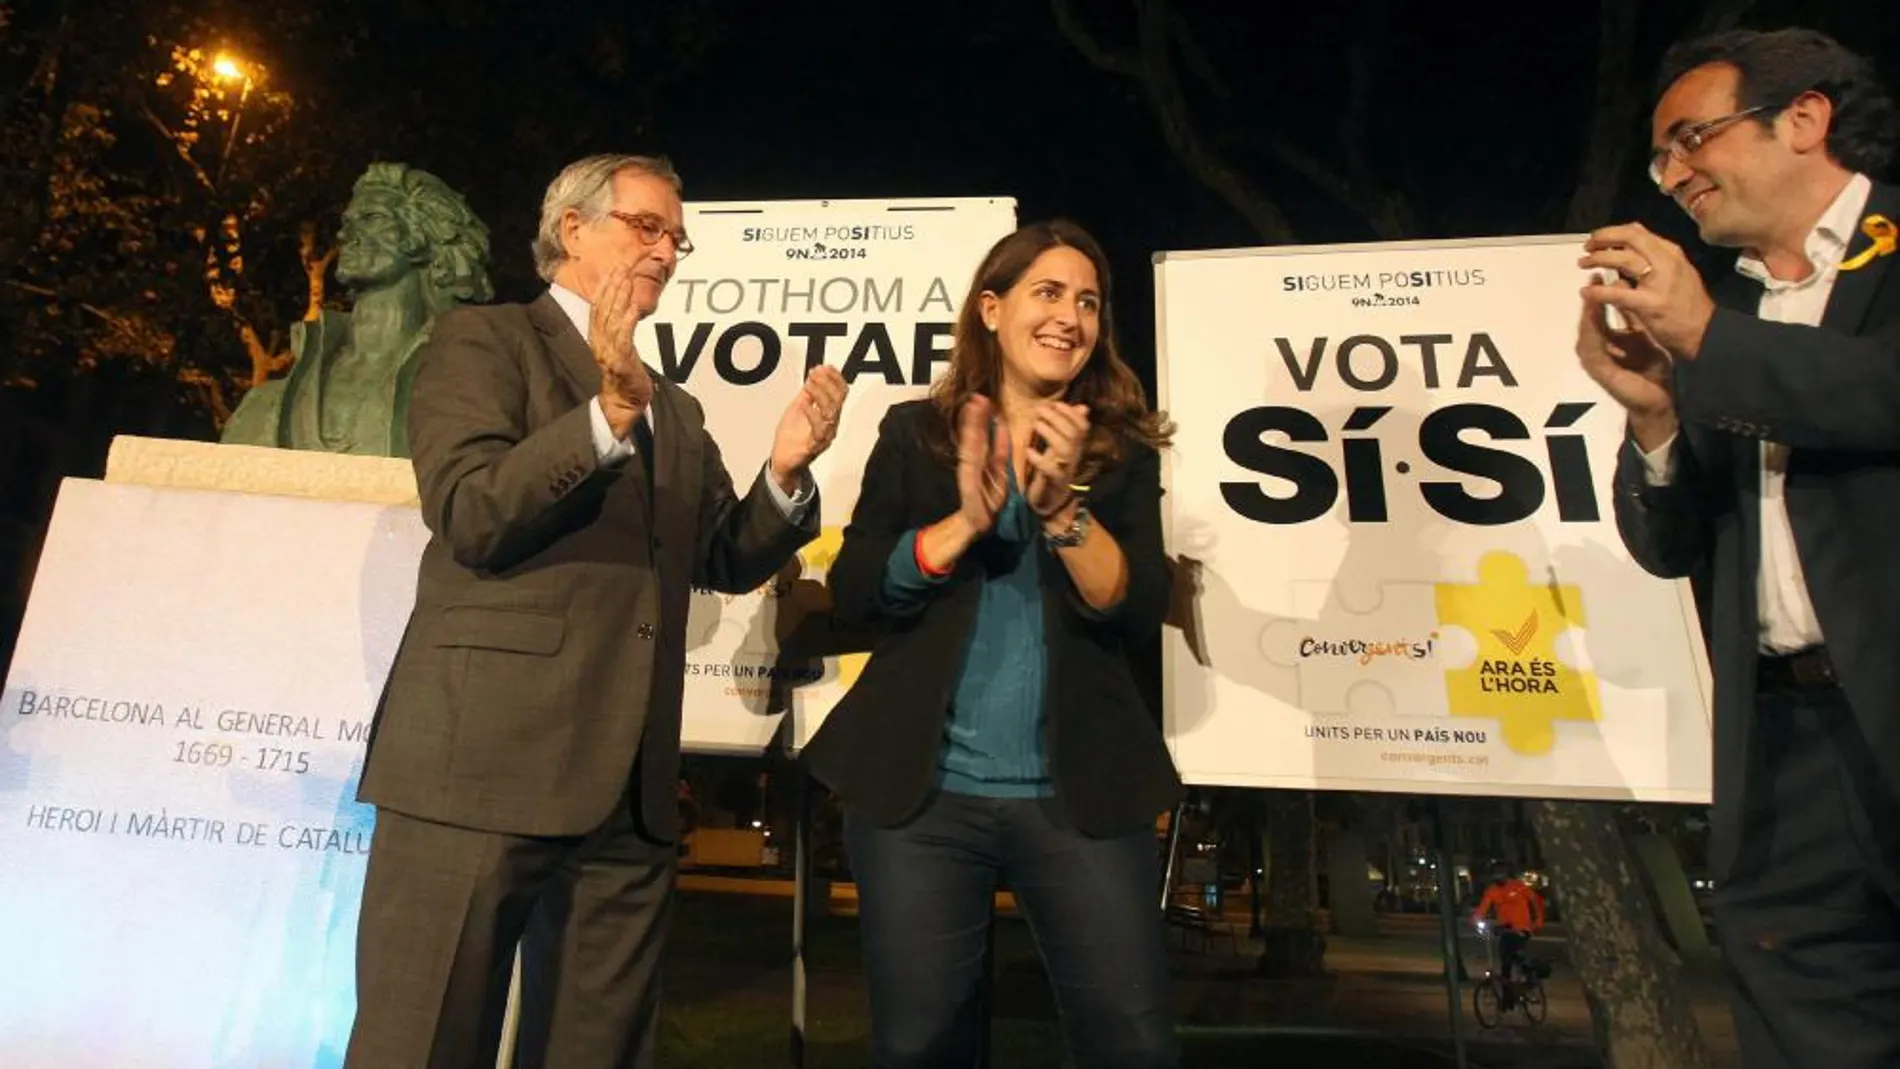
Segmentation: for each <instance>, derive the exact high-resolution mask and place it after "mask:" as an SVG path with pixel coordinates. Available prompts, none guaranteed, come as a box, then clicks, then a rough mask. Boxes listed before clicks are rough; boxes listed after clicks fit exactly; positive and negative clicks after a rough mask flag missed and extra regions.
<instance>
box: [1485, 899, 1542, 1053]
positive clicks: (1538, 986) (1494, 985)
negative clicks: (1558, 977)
mask: <svg viewBox="0 0 1900 1069" xmlns="http://www.w3.org/2000/svg"><path fill="white" fill-rule="evenodd" d="M1478 935H1479V937H1480V938H1482V939H1483V940H1484V943H1485V955H1486V958H1487V966H1488V967H1487V968H1486V969H1485V970H1484V975H1483V976H1481V977H1479V978H1478V980H1477V982H1476V983H1475V984H1474V985H1473V986H1472V989H1471V1012H1472V1014H1473V1015H1474V1016H1476V1017H1477V1018H1478V1025H1479V1026H1480V1027H1482V1028H1485V1029H1492V1028H1496V1027H1497V1026H1498V1025H1499V1024H1502V1023H1503V1021H1504V1015H1505V1014H1507V1013H1509V1012H1510V1011H1512V1010H1517V1011H1518V1012H1520V1013H1522V1014H1523V1015H1524V1020H1525V1021H1527V1022H1529V1023H1530V1024H1533V1025H1539V1024H1543V1023H1544V1017H1545V1015H1546V1014H1547V1013H1548V1012H1549V1009H1550V1003H1549V1001H1548V1000H1547V999H1546V997H1545V994H1544V976H1545V975H1547V969H1548V966H1547V965H1546V964H1545V963H1543V962H1540V961H1533V960H1532V959H1531V958H1529V957H1528V956H1525V955H1523V954H1519V955H1518V959H1517V968H1516V969H1515V970H1513V971H1514V972H1515V973H1516V975H1514V976H1506V975H1504V970H1503V969H1502V968H1501V967H1500V966H1499V964H1498V957H1499V954H1498V935H1497V933H1496V932H1495V931H1493V930H1492V929H1491V926H1490V925H1489V924H1488V923H1487V922H1485V921H1479V922H1478Z"/></svg>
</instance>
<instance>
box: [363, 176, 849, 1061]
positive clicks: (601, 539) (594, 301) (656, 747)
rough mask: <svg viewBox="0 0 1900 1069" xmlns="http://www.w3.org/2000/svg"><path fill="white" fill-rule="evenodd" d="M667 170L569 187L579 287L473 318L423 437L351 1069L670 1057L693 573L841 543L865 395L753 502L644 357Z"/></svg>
mask: <svg viewBox="0 0 1900 1069" xmlns="http://www.w3.org/2000/svg"><path fill="white" fill-rule="evenodd" d="M682 214H683V209H682V205H681V203H680V195H679V179H678V177H677V176H676V175H675V174H674V172H673V170H672V168H671V167H670V166H669V165H668V164H667V163H666V162H665V161H664V160H660V159H653V158H647V157H638V156H597V157H591V158H589V159H585V160H582V161H580V162H578V163H575V164H572V165H570V166H569V167H568V168H567V169H565V170H564V171H562V172H561V174H560V175H559V176H557V177H556V178H555V179H554V181H553V182H552V183H551V184H550V185H549V187H548V191H547V195H546V198H545V199H544V201H543V204H542V210H541V221H540V229H539V231H538V232H537V235H536V238H535V243H534V250H535V262H536V267H537V269H538V270H539V271H540V273H541V275H542V277H543V278H545V279H547V280H548V281H549V283H550V290H549V292H548V293H546V294H543V295H542V296H541V297H540V298H539V299H537V300H535V301H534V302H532V303H530V304H527V305H497V306H488V307H470V308H464V309H458V310H456V311H453V312H451V313H448V314H446V315H444V316H443V317H442V318H441V320H439V321H438V322H437V324H436V326H435V328H434V334H433V337H432V338H431V340H430V342H429V344H428V346H427V347H426V348H425V349H424V351H423V353H422V356H421V357H420V369H419V371H418V372H417V376H416V382H415V389H414V394H413V400H412V403H411V408H410V420H409V438H410V443H411V445H412V450H413V456H414V460H415V470H416V478H417V482H418V486H419V489H420V491H421V497H422V515H423V519H424V522H425V523H426V524H427V525H428V528H429V532H430V535H431V537H430V540H429V543H428V546H427V548H426V549H425V550H424V552H423V556H422V563H421V569H420V575H419V580H418V584H417V594H416V606H415V610H414V613H413V615H412V616H411V617H410V621H409V627H408V630H407V632H406V633H405V635H404V637H403V642H402V646H401V649H400V651H399V652H398V653H397V656H396V660H395V664H394V666H393V668H392V669H391V671H390V676H389V683H388V686H387V688H386V690H385V691H384V694H383V699H382V702H381V706H380V708H379V709H378V711H377V716H376V723H375V725H374V727H373V729H372V732H371V735H370V740H369V752H368V755H367V757H366V759H365V761H366V763H365V767H364V773H363V786H362V791H361V797H362V799H363V800H364V801H367V802H372V803H374V804H375V805H376V806H377V807H378V809H377V822H376V832H375V837H374V839H373V840H372V842H371V846H370V857H369V866H368V872H367V874H366V876H365V881H364V890H363V907H362V915H361V921H360V924H359V930H358V953H357V994H358V1000H357V1001H358V1010H357V1017H356V1022H355V1028H354V1031H353V1032H352V1034H351V1037H350V1047H349V1054H348V1062H347V1064H348V1065H349V1066H350V1067H352V1069H389V1067H396V1066H401V1067H405V1069H410V1067H444V1069H446V1067H451V1066H453V1067H456V1069H468V1067H472V1066H487V1065H493V1064H495V1060H496V1050H497V1046H498V1044H499V1040H500V1035H501V1029H502V1020H501V1017H502V1008H503V1006H504V1004H505V1002H506V998H507V992H508V987H509V973H510V964H511V962H512V961H513V958H514V954H515V949H516V944H517V941H519V944H520V949H521V967H522V985H521V1002H520V1006H521V1010H520V1033H519V1037H518V1042H517V1046H516V1050H515V1052H514V1060H513V1064H514V1065H516V1066H518V1067H522V1069H528V1067H538V1066H559V1067H562V1069H567V1067H578V1069H595V1067H598V1069H618V1067H644V1066H648V1065H650V1064H651V1063H652V1058H653V1042H654V1024H655V1021H656V1019H657V1009H658V987H657V973H658V967H659V959H660V950H661V946H662V944H663V942H664V938H665V932H666V918H667V914H668V906H669V900H670V897H671V894H672V888H673V876H674V869H675V850H674V847H673V846H672V845H671V843H672V840H673V839H675V838H676V827H675V825H676V821H677V815H676V804H675V790H676V784H677V781H678V767H679V745H680V718H681V689H682V685H683V682H682V681H683V675H684V672H683V665H684V661H685V653H686V642H685V627H686V615H687V604H688V599H689V597H690V592H691V589H692V587H694V586H704V587H710V588H712V589H715V590H719V591H723V592H730V593H740V592H745V591H749V590H752V589H753V588H755V587H757V586H758V585H759V584H760V583H762V582H764V581H765V580H766V579H767V578H769V577H770V576H771V575H772V574H773V573H774V572H775V571H776V570H777V569H778V568H779V567H780V566H782V565H784V564H785V563H786V562H787V561H788V560H790V559H791V558H792V555H793V554H794V553H795V552H796V551H797V550H798V548H799V547H800V546H802V545H804V544H805V543H807V542H808V541H810V540H811V539H812V538H813V537H814V535H816V533H817V531H818V507H817V493H816V487H815V485H814V483H813V482H812V479H811V476H810V474H809V471H808V468H809V466H810V464H811V462H812V461H813V460H814V459H816V458H817V457H818V456H819V455H820V454H821V453H823V452H824V451H825V449H826V448H827V447H828V446H829V445H830V444H831V441H832V437H833V435H834V434H835V432H836V428H837V424H838V416H839V410H840V408H841V407H842V406H843V403H844V400H845V394H846V387H845V383H844V380H843V378H842V376H841V375H840V374H839V373H838V372H837V371H836V370H835V369H833V368H829V367H818V368H816V369H814V370H813V371H812V372H811V373H810V374H809V375H808V376H807V377H806V379H805V382H804V384H803V385H802V386H801V387H800V389H799V391H798V393H797V396H796V397H795V398H794V399H793V401H792V404H791V406H790V407H789V408H788V409H787V410H786V411H785V413H784V416H783V417H782V418H781V419H780V420H779V422H778V425H777V429H776V431H775V433H774V436H773V440H772V445H771V450H770V458H769V460H768V461H767V462H766V463H765V464H764V465H763V466H762V468H761V470H760V471H759V474H758V476H757V478H756V479H754V480H753V484H752V487H751V490H750V492H748V493H747V494H746V496H745V497H743V498H740V497H738V496H736V495H735V494H734V492H733V487H732V483H731V480H730V478H729V477H728V475H727V473H726V467H725V463H724V461H723V460H722V459H721V457H720V451H719V447H718V445H717V444H716V443H715V442H714V441H713V439H712V436H711V435H710V434H708V433H707V431H706V429H705V413H704V411H703V410H702V409H701V407H700V405H699V402H698V401H696V400H694V399H693V398H692V397H691V396H690V395H688V394H687V393H686V392H685V391H684V390H683V389H681V388H680V387H678V386H676V385H674V384H673V383H671V382H669V381H667V380H666V379H664V378H663V377H661V376H660V375H659V374H657V373H653V372H649V370H648V369H647V367H646V366H645V364H644V363H643V362H642V360H641V357H640V354H639V353H637V352H636V351H635V349H634V343H633V336H634V333H633V332H634V328H635V327H636V325H637V324H638V323H639V321H640V319H641V318H642V317H644V316H646V315H648V314H650V313H651V312H652V311H653V310H654V308H655V307H656V306H657V305H658V303H659V299H660V294H661V291H662V290H663V289H664V287H665V286H666V283H667V282H668V281H669V280H670V279H671V278H672V276H673V273H674V269H675V267H676V266H677V264H678V261H679V258H680V257H682V256H684V255H686V254H687V253H689V252H690V251H691V249H692V244H691V242H690V240H689V239H688V237H687V235H686V232H685V227H684V226H683V224H682V221H681V220H682Z"/></svg>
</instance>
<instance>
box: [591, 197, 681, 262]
mask: <svg viewBox="0 0 1900 1069" xmlns="http://www.w3.org/2000/svg"><path fill="white" fill-rule="evenodd" d="M607 214H608V215H611V216H613V217H614V218H615V219H618V220H620V221H621V222H623V223H625V224H627V225H628V226H630V227H632V228H633V232H634V233H635V234H638V235H640V240H641V241H644V242H646V243H647V244H648V245H658V244H659V243H660V239H661V238H666V237H670V238H672V239H673V255H675V256H677V257H679V258H680V259H682V260H684V259H685V258H686V257H688V256H691V255H692V253H693V243H692V242H691V241H690V240H688V239H687V237H686V231H685V230H683V229H682V230H668V229H667V227H666V220H664V219H661V218H660V217H659V216H657V215H649V214H647V213H645V212H641V213H640V214H638V215H635V214H633V213H631V212H616V211H613V210H611V209H609V210H608V212H607Z"/></svg>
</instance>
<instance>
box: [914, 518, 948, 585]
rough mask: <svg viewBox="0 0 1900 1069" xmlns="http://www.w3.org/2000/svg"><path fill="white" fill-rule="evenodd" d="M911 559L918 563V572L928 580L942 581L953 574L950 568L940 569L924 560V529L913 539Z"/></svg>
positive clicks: (918, 530)
mask: <svg viewBox="0 0 1900 1069" xmlns="http://www.w3.org/2000/svg"><path fill="white" fill-rule="evenodd" d="M911 557H912V559H914V560H916V562H917V570H918V571H920V572H922V573H924V575H925V576H926V577H928V578H931V579H942V578H943V577H944V576H946V575H949V574H950V572H951V569H949V568H943V569H939V568H937V567H936V566H935V565H933V564H931V563H930V562H929V561H928V560H926V559H924V529H923V528H921V527H919V528H918V529H917V537H915V538H913V539H911Z"/></svg>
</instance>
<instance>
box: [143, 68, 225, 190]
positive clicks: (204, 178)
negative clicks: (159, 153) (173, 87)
mask: <svg viewBox="0 0 1900 1069" xmlns="http://www.w3.org/2000/svg"><path fill="white" fill-rule="evenodd" d="M133 102H134V103H135V104H136V105H137V106H138V109H139V114H141V115H143V116H145V121H146V122H149V123H151V124H152V129H154V130H157V131H158V133H159V136H160V137H163V138H164V139H165V140H166V142H167V143H169V144H170V145H171V147H172V148H173V149H174V150H175V151H176V152H177V153H178V158H179V159H180V160H183V161H184V163H185V166H186V167H187V168H189V169H190V171H191V175H192V177H193V178H195V179H197V180H198V184H199V185H201V186H203V187H204V188H205V191H206V192H208V193H216V192H217V189H218V187H217V185H216V184H215V183H214V182H212V181H211V176H210V175H208V174H206V173H205V169H204V168H203V167H200V166H198V161H197V160H194V159H192V158H191V150H190V149H189V148H187V147H186V146H185V143H184V142H183V141H182V140H180V139H179V137H178V135H177V134H175V133H173V132H172V128H171V127H169V126H166V125H165V120H163V119H161V118H159V117H158V115H157V113H156V112H154V111H152V106H151V105H150V104H147V103H146V102H145V95H144V94H143V93H136V94H133Z"/></svg>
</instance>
